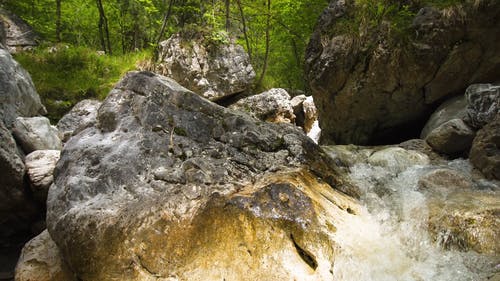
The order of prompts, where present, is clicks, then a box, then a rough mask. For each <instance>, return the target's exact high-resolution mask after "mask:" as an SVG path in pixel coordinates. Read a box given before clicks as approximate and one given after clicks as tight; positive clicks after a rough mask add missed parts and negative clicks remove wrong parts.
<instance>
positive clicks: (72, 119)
mask: <svg viewBox="0 0 500 281" xmlns="http://www.w3.org/2000/svg"><path fill="white" fill-rule="evenodd" d="M99 106H101V102H100V101H97V100H82V101H80V102H79V103H77V104H76V105H75V106H73V108H72V109H71V110H70V111H69V112H68V113H66V114H65V115H64V116H63V117H62V118H61V119H60V120H59V122H58V123H57V129H58V130H59V134H60V135H61V140H62V141H63V142H66V141H67V140H68V139H69V138H70V137H71V136H72V135H76V134H78V133H79V132H80V131H83V130H84V129H86V128H87V127H90V126H92V125H94V124H95V122H96V116H97V110H98V109H99Z"/></svg>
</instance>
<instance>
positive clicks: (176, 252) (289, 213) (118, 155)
mask: <svg viewBox="0 0 500 281" xmlns="http://www.w3.org/2000/svg"><path fill="white" fill-rule="evenodd" d="M338 164H339V163H336V162H335V161H334V160H333V159H331V158H329V157H328V156H327V155H326V154H325V153H324V152H323V151H322V150H321V149H320V148H319V147H318V146H317V145H315V144H314V143H313V142H312V141H311V140H310V139H309V138H307V137H306V136H305V135H304V134H303V133H302V132H301V131H300V129H298V128H297V127H295V126H293V125H290V124H284V123H281V124H274V123H266V122H261V121H259V120H257V119H254V118H252V117H250V116H248V115H246V114H242V113H238V112H236V111H232V110H229V109H226V108H224V107H221V106H218V105H216V104H214V103H211V102H209V101H207V100H205V99H203V98H201V97H199V96H198V95H196V94H194V93H192V92H190V91H188V90H187V89H185V88H183V87H181V86H180V85H179V84H177V83H176V82H175V81H173V80H171V79H169V78H166V77H162V76H158V75H155V74H153V73H150V72H131V73H128V74H127V75H126V76H125V77H124V78H123V80H122V81H121V82H119V83H118V84H117V86H116V87H115V89H114V90H112V91H111V93H110V94H109V96H108V97H107V98H106V100H105V101H104V102H103V104H102V105H101V107H100V108H99V110H98V114H97V122H96V124H95V125H93V126H90V127H89V128H87V129H85V130H83V131H81V132H80V133H79V134H77V135H75V136H73V137H72V138H70V139H69V141H68V142H67V143H66V145H65V147H64V149H63V151H62V153H61V159H60V161H59V162H58V165H57V168H56V171H55V174H56V178H55V182H54V184H53V185H52V186H51V188H50V191H49V196H48V206H47V208H48V214H47V226H48V230H49V233H50V235H51V236H52V238H53V239H54V242H55V243H56V244H57V246H58V247H59V248H60V250H61V254H62V257H63V259H64V260H65V261H66V262H67V263H68V265H69V267H70V268H71V269H72V270H73V272H74V273H75V274H76V276H77V277H78V278H79V280H113V279H121V280H124V279H126V280H148V279H158V278H159V279H164V280H177V279H179V280H223V279H226V280H292V279H297V280H325V279H329V278H331V277H332V273H331V269H332V264H333V262H334V256H335V252H336V251H337V250H338V249H336V248H335V242H334V241H332V238H331V236H330V235H329V234H328V233H330V231H331V230H332V229H334V226H335V223H336V222H335V221H334V219H333V218H336V220H346V221H347V220H348V217H349V216H353V215H354V214H355V213H356V212H357V208H358V207H357V204H356V202H355V201H354V200H353V199H350V197H348V196H346V195H343V194H342V193H341V192H338V191H337V190H341V191H343V192H345V193H346V194H351V195H356V194H357V189H356V188H355V187H354V186H353V185H351V184H350V183H349V181H348V180H347V179H346V178H345V176H344V175H343V174H344V172H343V168H342V166H339V165H338ZM327 183H328V184H327ZM332 187H334V188H335V189H333V188H332Z"/></svg>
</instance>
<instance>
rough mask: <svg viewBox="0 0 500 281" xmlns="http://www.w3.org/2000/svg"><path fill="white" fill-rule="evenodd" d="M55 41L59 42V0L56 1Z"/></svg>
mask: <svg viewBox="0 0 500 281" xmlns="http://www.w3.org/2000/svg"><path fill="white" fill-rule="evenodd" d="M56 40H57V42H58V43H60V42H61V0H56Z"/></svg>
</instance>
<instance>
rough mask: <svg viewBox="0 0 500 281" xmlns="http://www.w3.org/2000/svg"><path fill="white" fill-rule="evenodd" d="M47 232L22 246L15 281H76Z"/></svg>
mask: <svg viewBox="0 0 500 281" xmlns="http://www.w3.org/2000/svg"><path fill="white" fill-rule="evenodd" d="M76 280H77V279H76V278H75V277H73V275H72V274H71V273H70V271H69V270H68V268H67V266H66V265H65V264H64V262H63V261H62V259H61V255H60V253H59V249H58V248H57V245H56V244H55V243H54V241H52V238H51V237H50V235H49V233H48V231H47V230H44V231H43V232H42V233H41V234H39V235H38V236H37V237H35V238H33V239H31V240H30V241H29V242H28V243H26V245H24V248H23V251H22V253H21V256H20V257H19V261H18V262H17V266H16V277H15V281H76Z"/></svg>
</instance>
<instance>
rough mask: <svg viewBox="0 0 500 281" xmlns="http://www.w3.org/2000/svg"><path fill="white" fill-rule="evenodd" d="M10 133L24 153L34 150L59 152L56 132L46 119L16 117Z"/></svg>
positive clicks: (59, 144) (58, 140) (59, 146)
mask: <svg viewBox="0 0 500 281" xmlns="http://www.w3.org/2000/svg"><path fill="white" fill-rule="evenodd" d="M12 133H13V135H14V137H15V138H16V140H17V141H18V142H19V143H20V145H21V147H22V148H23V151H24V152H25V153H31V152H33V151H35V150H46V149H54V150H61V149H62V143H61V140H60V139H59V136H58V131H57V129H56V128H55V127H53V126H51V125H50V121H49V119H47V118H46V117H29V118H25V117H18V118H17V119H16V122H15V124H14V128H13V130H12Z"/></svg>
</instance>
